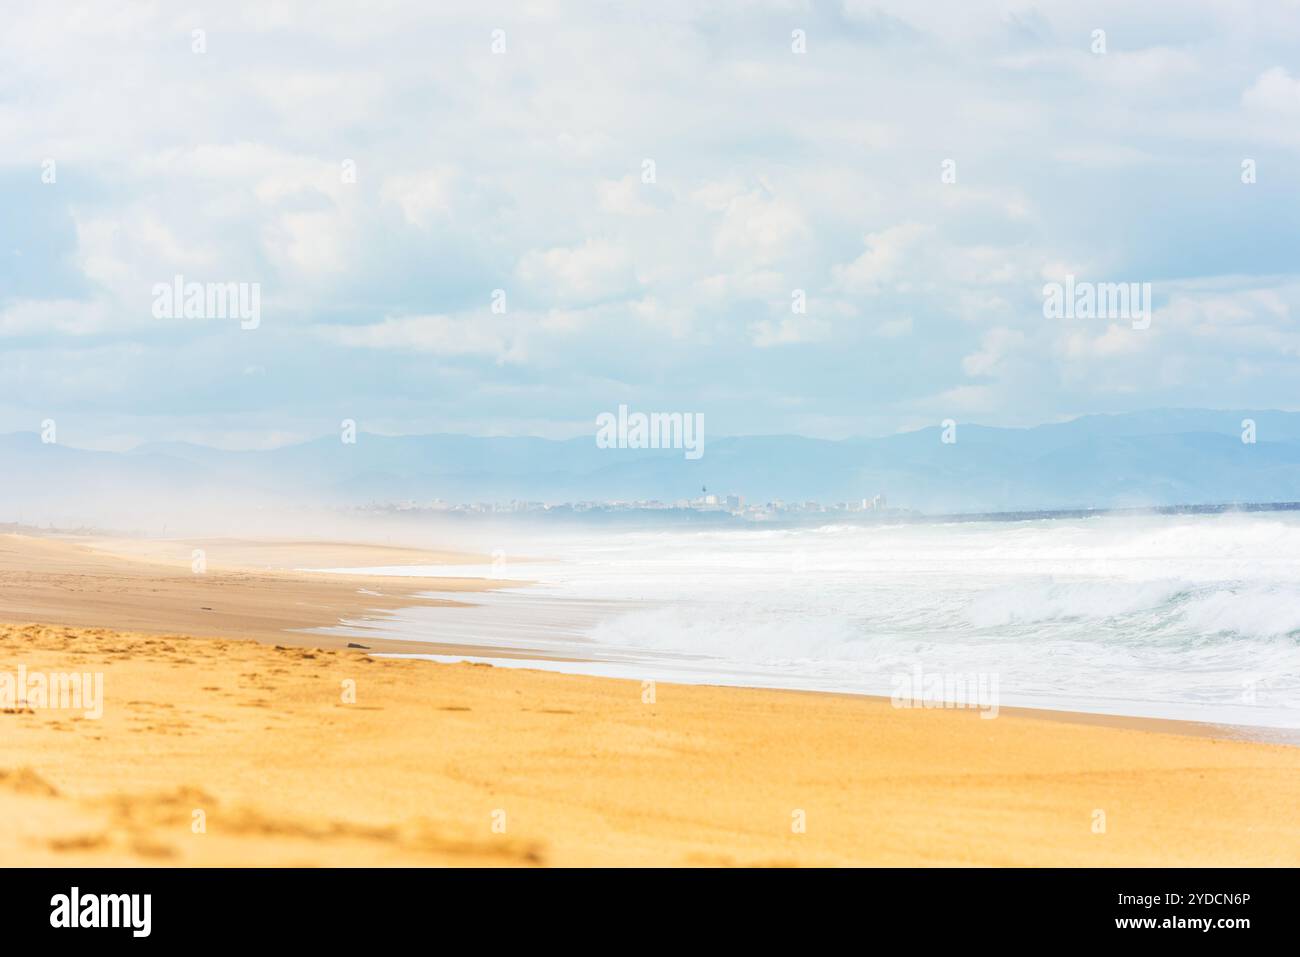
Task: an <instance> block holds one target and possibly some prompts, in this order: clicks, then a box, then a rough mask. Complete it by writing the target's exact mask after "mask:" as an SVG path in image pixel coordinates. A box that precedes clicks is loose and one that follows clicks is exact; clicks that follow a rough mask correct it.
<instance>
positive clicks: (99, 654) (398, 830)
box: [0, 540, 1300, 865]
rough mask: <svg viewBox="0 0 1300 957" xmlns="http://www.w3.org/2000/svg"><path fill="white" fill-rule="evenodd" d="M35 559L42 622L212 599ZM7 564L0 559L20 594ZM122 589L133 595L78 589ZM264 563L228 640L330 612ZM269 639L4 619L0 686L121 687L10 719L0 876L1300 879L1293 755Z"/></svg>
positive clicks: (233, 606) (129, 574)
mask: <svg viewBox="0 0 1300 957" xmlns="http://www.w3.org/2000/svg"><path fill="white" fill-rule="evenodd" d="M47 544H49V543H42V544H39V545H37V546H31V543H30V540H28V541H27V542H18V543H15V542H13V541H10V542H8V543H7V546H8V547H9V549H10V553H11V559H12V553H13V552H14V551H19V552H23V551H24V550H25V552H26V553H27V554H37V553H39V554H42V555H44V560H45V561H46V562H47V563H48V566H47V567H45V569H44V570H43V571H42V570H40V569H33V570H32V571H31V572H30V574H31V582H32V583H33V586H34V587H35V590H36V594H37V596H38V598H39V602H41V603H44V605H46V606H48V609H49V615H50V616H55V615H57V614H59V613H60V609H61V608H62V607H63V606H62V605H61V602H63V601H64V599H65V597H66V599H67V611H66V612H65V614H66V615H67V616H68V617H69V618H70V619H75V620H77V621H85V620H86V618H88V617H92V616H95V615H98V617H99V620H100V621H102V622H105V623H108V622H111V623H114V624H121V623H122V621H123V619H126V620H134V618H146V619H147V618H149V616H150V615H154V614H157V613H158V611H157V609H158V608H159V607H165V608H166V609H167V611H166V613H167V614H169V615H178V616H181V617H184V615H186V614H190V615H193V614H197V613H193V612H190V611H189V610H188V608H187V606H185V605H184V601H188V600H191V599H194V598H196V597H198V595H197V593H194V594H191V593H189V592H188V591H187V589H190V588H193V587H197V588H206V589H210V591H209V592H204V594H205V595H208V596H209V597H210V595H211V593H212V591H218V590H220V589H216V588H213V586H211V584H210V583H206V584H195V583H193V582H187V581H186V580H184V579H182V578H176V577H175V569H174V568H171V567H170V566H168V565H166V564H165V563H163V564H159V565H157V566H156V567H155V568H154V571H153V575H154V578H155V587H156V592H153V593H152V594H157V595H161V596H163V598H164V599H165V600H160V601H155V602H153V603H150V602H149V601H148V600H147V596H148V595H149V594H151V592H149V590H148V587H149V586H148V585H147V582H148V580H149V574H148V573H146V572H144V571H142V570H141V569H142V567H143V565H141V564H126V565H123V566H121V567H120V568H118V570H117V571H113V570H112V569H113V566H112V563H111V562H110V565H109V566H107V567H105V566H101V565H98V564H96V563H97V562H99V561H100V560H101V559H103V553H102V552H97V553H95V555H91V556H87V555H86V554H83V553H82V552H81V551H73V552H70V553H65V555H64V559H63V561H64V564H63V565H62V566H61V565H60V564H59V560H58V559H57V558H56V557H52V556H53V555H54V553H56V552H58V551H59V550H60V549H68V548H74V549H84V546H80V545H79V546H68V545H67V544H66V543H54V544H52V545H50V547H49V548H45V545H47ZM68 554H71V555H74V556H75V558H76V561H77V562H84V563H86V564H85V570H83V572H81V573H79V572H77V571H76V570H75V569H73V568H70V567H68V566H67V564H66V563H67V561H68V560H69V559H68ZM95 556H99V557H95ZM103 560H105V561H107V560H108V559H103ZM112 561H122V560H121V559H113V560H112ZM19 573H20V572H16V571H15V570H14V569H13V567H12V566H10V567H9V568H8V569H6V568H5V566H4V565H3V563H2V562H0V584H3V586H4V590H3V595H4V601H5V602H6V603H7V604H6V605H5V608H9V609H13V608H16V607H18V606H21V604H22V602H23V600H24V598H23V594H22V593H21V592H19V591H15V587H16V586H15V578H14V576H15V575H17V574H19ZM79 574H82V575H84V576H86V577H83V578H78V577H77V576H78V575H79ZM114 574H117V575H121V576H123V578H122V584H123V585H124V586H128V587H129V589H130V591H129V598H127V597H123V593H122V591H120V590H119V591H118V592H115V593H112V594H108V595H105V594H103V593H101V597H99V598H94V597H88V596H93V595H94V594H95V593H94V592H93V591H88V590H87V589H92V588H96V587H100V586H102V585H103V580H102V578H101V577H97V576H104V575H110V576H111V575H114ZM231 574H234V573H231ZM249 574H251V573H249ZM259 574H262V573H259ZM267 574H268V577H267V578H266V579H265V580H264V579H262V578H254V579H250V580H248V581H247V582H246V585H247V587H246V589H245V590H246V591H248V592H249V593H250V594H251V595H262V596H264V597H263V598H261V599H259V600H258V601H254V602H253V604H252V608H251V610H250V611H249V612H248V614H249V615H250V616H251V617H250V620H249V622H248V623H246V624H247V627H245V628H244V629H243V630H242V632H240V633H244V634H260V633H262V632H263V630H264V629H267V628H269V627H271V625H272V624H275V623H278V622H279V621H281V620H282V619H289V618H292V617H294V614H297V613H298V612H294V614H290V613H288V612H287V611H285V610H284V608H288V607H292V608H295V609H296V608H299V607H301V606H298V605H292V606H290V605H288V604H287V603H288V602H289V601H290V598H291V596H296V597H292V601H294V602H297V601H300V600H304V599H303V596H304V595H307V594H310V595H311V596H312V597H313V600H314V598H315V597H317V594H316V592H315V591H314V589H315V588H317V584H315V582H316V579H315V578H312V577H308V578H305V579H303V580H302V583H300V587H301V588H302V589H306V591H303V590H299V591H294V587H295V586H294V581H295V580H294V579H293V578H292V576H290V575H288V574H285V575H283V576H280V577H277V576H275V575H269V573H267ZM51 575H53V576H55V577H56V578H57V576H59V575H66V576H71V577H70V578H65V579H60V581H62V582H63V584H64V585H65V586H66V587H67V589H68V590H67V592H66V596H65V593H64V592H63V591H61V590H60V588H61V587H62V586H60V587H56V585H55V584H52V583H51V581H50V580H49V578H48V576H51ZM272 580H274V581H278V582H280V583H281V584H279V585H273V584H268V583H267V582H268V581H272ZM76 582H80V585H81V587H80V590H79V589H78V587H77V585H76ZM168 582H171V583H172V584H170V585H169V584H167V583H168ZM326 584H330V583H326ZM338 585H339V583H333V584H330V587H337V586H338ZM238 587H239V581H238V580H234V581H231V582H229V583H227V584H225V585H222V586H220V588H224V589H227V591H228V592H229V594H232V595H233V594H235V593H236V590H237V588H238ZM407 587H409V583H408V584H407ZM424 587H427V585H426V586H424ZM272 588H282V589H284V590H283V591H282V592H275V593H274V595H268V594H267V591H266V590H267V589H272ZM185 594H188V595H189V597H188V598H186V599H182V598H180V597H178V596H180V595H185ZM241 594H242V592H241ZM41 596H43V597H41ZM337 597H338V600H339V601H340V602H343V601H344V600H345V597H346V596H343V595H342V594H340V595H339V596H337ZM206 600H207V598H204V601H206ZM250 600H251V599H250ZM403 600H404V601H405V600H406V599H403ZM168 602H173V604H168ZM282 605H284V608H282V607H281V606H282ZM327 612H328V615H333V614H334V609H333V608H330V609H327ZM315 613H316V612H315V611H314V610H313V614H315ZM225 614H226V615H227V616H230V617H233V618H238V614H239V608H238V605H237V602H234V601H233V600H232V602H231V603H230V604H229V606H228V607H226V609H225ZM328 615H327V617H328ZM133 616H134V617H133ZM0 617H10V612H9V611H5V610H4V609H2V608H0ZM150 620H151V621H156V620H157V619H150ZM200 620H203V621H206V620H207V619H200ZM223 627H224V626H223ZM234 630H237V629H232V631H234ZM280 644H281V645H282V647H276V646H274V645H270V644H265V643H258V642H255V641H251V640H223V639H208V638H195V637H184V636H180V635H175V634H171V635H161V634H157V633H144V632H138V631H135V632H127V631H115V630H109V629H106V628H94V627H89V628H88V627H69V626H66V625H60V624H54V625H50V624H34V625H0V672H5V671H8V672H11V673H12V672H14V671H16V669H17V668H18V667H19V666H23V667H25V668H26V669H27V671H28V672H29V673H30V672H39V671H44V672H71V671H77V672H92V673H93V672H102V674H103V693H104V709H103V717H102V718H100V719H97V720H96V719H93V718H87V717H84V716H82V715H81V714H80V713H79V712H77V711H73V710H55V709H37V710H31V709H26V708H21V707H18V708H13V709H10V710H9V711H6V712H4V713H0V861H3V862H4V863H6V864H31V865H56V864H65V865H115V864H146V865H156V864H175V865H299V864H303V865H306V864H316V865H360V864H402V865H426V864H449V865H470V864H473V865H539V864H542V865H581V864H596V865H622V864H656V865H680V864H686V865H699V864H704V865H712V864H719V865H733V864H735V865H770V864H800V865H821V864H832V865H837V864H899V865H929V864H993V865H999V864H1002V865H1021V864H1024V865H1028V864H1041V865H1163V864H1180V865H1210V864H1216V865H1229V864H1279V865H1295V864H1300V814H1297V811H1296V809H1297V807H1300V749H1297V748H1291V747H1284V746H1278V745H1270V744H1262V743H1254V742H1240V741H1224V740H1215V739H1213V738H1210V737H1204V736H1193V735H1187V734H1169V733H1159V732H1154V731H1149V730H1137V729H1132V728H1120V727H1108V726H1099V725H1088V724H1076V723H1070V722H1068V721H1062V720H1059V719H1058V720H1044V719H1042V718H1039V717H1034V716H1027V715H1025V714H1020V713H1013V712H1010V711H1006V710H1004V711H1003V712H1002V713H1001V714H1000V715H999V716H998V717H997V718H996V719H993V720H986V719H982V718H980V717H979V715H978V713H976V712H973V711H959V710H902V709H895V708H893V707H891V706H890V705H889V703H888V702H887V701H882V700H879V699H872V698H864V697H856V696H849V695H828V694H807V693H798V692H781V691H765V690H752V689H736V688H712V687H688V686H678V685H671V684H658V685H657V686H656V687H654V689H653V695H650V694H649V693H648V690H647V689H646V688H644V687H643V685H642V684H641V683H640V682H634V681H618V680H612V679H604V678H587V677H577V676H572V675H561V674H553V673H546V672H539V671H533V670H524V669H503V668H493V667H488V666H481V665H479V666H476V665H469V664H438V663H433V662H426V661H412V660H405V661H404V660H393V659H372V658H370V657H368V656H367V655H366V654H364V653H362V652H357V651H349V650H346V649H343V648H339V647H328V648H323V649H317V650H313V649H311V648H307V647H298V646H293V647H290V646H287V644H286V643H285V642H280ZM352 695H354V697H352ZM650 698H653V700H649V699H650ZM1148 725H1149V726H1154V725H1151V723H1148Z"/></svg>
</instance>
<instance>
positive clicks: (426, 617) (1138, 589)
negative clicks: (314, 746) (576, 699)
mask: <svg viewBox="0 0 1300 957" xmlns="http://www.w3.org/2000/svg"><path fill="white" fill-rule="evenodd" d="M532 551H533V553H535V554H536V553H542V554H551V555H557V556H558V559H557V560H556V561H554V562H548V563H545V564H540V565H526V566H519V565H513V566H509V567H507V568H506V569H505V570H504V573H503V574H504V577H507V578H528V579H531V580H536V581H538V582H539V583H540V584H539V585H537V586H534V587H533V588H529V589H525V590H520V591H516V592H513V593H507V594H505V595H499V596H488V597H485V598H482V599H478V598H476V599H475V600H476V601H482V602H484V603H485V605H486V608H483V607H480V608H475V609H466V610H461V611H457V610H455V609H443V608H438V609H425V610H422V611H416V612H412V613H411V614H410V615H409V616H408V617H407V618H405V619H404V620H402V621H399V622H396V623H394V624H392V625H390V626H386V627H390V628H392V629H396V630H397V633H398V634H399V635H401V636H405V637H411V638H416V637H419V638H432V639H443V640H446V639H448V638H449V637H454V638H455V639H456V640H458V641H468V642H471V643H472V642H474V641H479V642H480V643H487V644H494V645H500V644H502V643H503V642H504V641H505V640H506V639H505V638H503V635H508V636H509V640H510V643H517V644H526V643H527V634H528V621H529V616H530V615H533V614H543V615H544V621H545V622H546V634H545V636H544V637H545V641H546V647H547V648H548V650H552V651H563V652H566V653H572V654H575V655H582V656H586V657H594V658H597V659H598V660H602V661H605V662H609V663H617V667H613V665H611V667H612V668H613V670H614V672H616V673H627V674H629V675H631V676H643V675H646V674H652V675H653V674H660V675H662V676H663V677H665V678H676V679H678V680H717V681H736V682H740V683H749V684H766V685H776V686H789V687H811V688H822V689H828V690H840V691H859V692H869V693H875V694H888V693H889V679H890V676H891V675H896V674H898V673H899V672H900V671H902V670H907V669H910V668H912V667H913V666H915V665H918V664H919V665H921V666H923V667H924V668H925V669H926V670H927V671H930V672H947V673H975V672H979V673H993V674H997V675H998V676H999V678H1000V688H1001V690H1002V695H1003V703H1004V704H1014V703H1026V704H1039V705H1046V706H1055V707H1074V708H1084V709H1089V710H1099V711H1115V712H1120V713H1132V714H1144V713H1145V714H1155V715H1165V716H1176V717H1187V718H1197V719H1200V720H1218V721H1225V722H1236V723H1258V724H1272V725H1281V726H1287V727H1297V726H1300V517H1296V516H1291V515H1285V514H1282V515H1278V514H1273V515H1269V514H1264V515H1226V516H1203V517H1201V516H1196V517H1192V516H1169V517H1143V518H1129V517H1125V518H1119V517H1109V518H1099V519H1090V520H1079V521H1034V522H1018V523H988V522H985V523H953V524H944V525H895V526H865V527H864V526H850V525H835V526H825V527H822V528H815V529H814V528H807V529H773V528H738V529H728V530H714V531H696V530H670V531H659V532H636V533H611V532H608V531H601V532H592V533H591V534H590V535H572V534H570V535H568V536H565V537H563V538H560V539H554V540H548V541H547V542H546V547H545V549H538V548H536V547H534V548H533V550H532ZM407 571H408V573H409V571H410V570H409V569H408V570H407ZM450 571H451V572H452V573H458V574H467V575H482V574H485V571H484V569H482V568H475V567H473V566H469V567H465V568H462V569H454V570H450ZM424 572H425V573H426V574H434V575H436V574H443V575H445V574H448V572H449V570H448V569H446V568H445V567H442V568H429V569H425V570H424ZM542 601H545V602H547V603H549V604H547V605H546V606H545V608H544V609H542V610H541V611H539V610H538V609H540V608H541V606H540V605H538V603H539V602H542ZM530 609H531V610H530ZM507 622H509V623H512V624H507ZM488 657H490V654H489V655H488ZM606 670H607V671H608V670H609V669H606Z"/></svg>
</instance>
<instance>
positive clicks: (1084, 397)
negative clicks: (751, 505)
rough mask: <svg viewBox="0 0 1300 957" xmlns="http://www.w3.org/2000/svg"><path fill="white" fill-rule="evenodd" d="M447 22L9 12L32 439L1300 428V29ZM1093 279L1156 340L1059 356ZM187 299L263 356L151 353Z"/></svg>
mask: <svg viewBox="0 0 1300 957" xmlns="http://www.w3.org/2000/svg"><path fill="white" fill-rule="evenodd" d="M431 6H436V7H437V8H438V9H434V10H430V9H428V8H429V7H431ZM456 6H457V5H454V4H438V5H430V4H426V3H409V4H403V3H379V4H369V5H366V7H365V8H364V9H362V8H361V5H356V4H332V3H311V4H287V3H273V4H266V3H250V4H240V3H225V4H220V5H214V6H210V7H207V8H201V7H193V8H186V7H183V6H181V7H178V6H175V5H171V4H161V3H158V4H152V3H150V4H124V5H120V6H117V5H107V4H105V5H102V6H101V5H88V6H86V7H84V8H79V9H78V10H76V11H75V12H73V11H71V10H68V9H60V8H63V7H64V5H61V4H59V5H41V4H34V5H28V4H24V5H17V4H15V5H11V8H10V9H8V10H7V11H6V14H5V16H6V19H7V20H8V21H9V22H8V25H7V28H6V30H5V31H4V33H3V35H2V36H0V199H2V200H3V204H2V207H0V431H15V430H35V429H37V428H38V427H39V423H40V422H41V420H42V419H45V418H53V419H55V420H56V421H57V423H58V427H59V435H60V440H61V441H63V442H66V443H68V444H74V445H84V446H92V447H102V448H122V447H128V446H130V445H133V444H135V443H137V442H140V441H146V440H157V439H188V440H192V441H199V442H205V443H210V444H217V445H222V446H227V447H265V446H270V445H276V444H281V443H284V442H289V441H295V440H298V439H304V438H309V437H314V436H317V435H321V434H326V433H332V432H336V431H337V429H338V424H339V421H340V420H341V419H343V418H352V419H355V420H356V421H357V422H358V423H359V425H360V427H361V428H362V429H363V430H368V431H377V432H387V433H416V432H435V431H447V432H470V433H475V434H533V435H543V436H551V437H568V436H573V435H579V434H583V433H594V421H595V417H596V415H597V414H599V413H600V412H603V411H609V410H613V409H616V408H617V406H618V405H619V404H620V403H626V404H628V405H630V406H631V407H632V408H634V409H641V410H646V411H651V410H661V411H690V412H702V413H704V415H705V417H706V423H707V432H708V434H710V435H711V436H718V435H725V434H747V433H778V432H779V433H802V434H807V435H816V436H825V437H840V436H847V435H877V434H888V433H891V432H895V431H898V430H900V429H908V428H915V427H918V426H921V425H933V424H937V423H938V422H939V421H940V420H942V419H944V418H954V419H957V420H958V421H975V422H981V423H986V424H1000V425H1028V424H1035V423H1039V422H1046V421H1054V420H1058V419H1062V418H1068V417H1073V416H1076V415H1080V414H1085V413H1092V412H1115V411H1129V410H1135V409H1144V408H1154V407H1164V406H1204V407H1217V408H1247V407H1254V408H1263V407H1272V408H1287V409H1295V408H1298V407H1300V405H1298V404H1297V401H1296V399H1295V395H1296V392H1295V386H1294V384H1295V383H1296V382H1297V381H1300V375H1297V373H1300V327H1298V326H1297V309H1298V308H1300V276H1298V275H1297V273H1298V271H1300V269H1298V267H1297V265H1296V256H1295V250H1296V237H1297V229H1298V228H1300V155H1297V154H1298V151H1300V6H1298V5H1297V4H1296V3H1294V2H1286V3H1281V2H1272V3H1260V4H1243V3H1239V2H1188V3H1180V4H1176V5H1175V4H1156V5H1141V6H1139V5H1133V4H1130V3H1096V4H1088V5H1086V7H1087V9H1081V7H1083V6H1085V5H1080V4H1066V3H1061V4H1055V3H1048V4H1028V3H983V2H978V0H962V2H944V3H924V4H918V3H914V2H907V3H903V2H899V3H894V2H886V3H856V2H851V3H812V4H808V3H746V4H727V3H723V4H709V5H707V6H708V8H709V9H708V11H707V12H706V11H704V10H703V9H701V8H703V7H704V6H706V5H703V4H676V3H660V4H655V5H653V6H651V5H646V7H645V12H644V13H641V14H638V13H637V12H636V11H635V10H633V9H631V8H630V5H623V4H611V3H599V4H596V3H591V4H582V3H563V4H559V3H556V4H552V3H543V2H536V3H508V4H499V5H494V4H491V3H487V4H484V3H475V4H473V5H469V4H465V5H463V7H464V9H463V10H457V9H455V7H456ZM651 11H653V12H651ZM196 29H201V30H204V31H205V34H204V37H205V40H206V51H205V52H202V53H195V52H193V49H192V46H193V31H194V30H196ZM494 30H501V31H504V39H505V51H504V52H502V53H494V52H493V49H492V46H493V31H494ZM795 30H802V31H804V35H805V37H806V52H805V53H802V54H797V53H794V52H793V51H792V31H795ZM1095 30H1104V31H1105V45H1106V52H1105V53H1095V52H1093V49H1092V48H1093V46H1094V43H1095V41H1094V39H1093V33H1094V31H1095ZM49 159H53V160H54V161H55V164H56V165H55V171H56V178H55V182H53V183H44V182H42V170H43V165H42V164H43V163H44V161H46V160H49ZM1246 159H1251V160H1253V161H1254V163H1255V167H1256V171H1257V173H1256V175H1257V181H1256V182H1255V183H1253V184H1244V183H1243V182H1242V162H1243V160H1246ZM345 160H351V161H352V162H353V163H355V170H356V181H355V182H354V183H353V182H344V181H343V180H344V177H343V176H342V175H341V170H342V166H343V163H344V161H345ZM646 160H652V161H653V162H654V171H655V181H654V182H653V183H646V182H643V181H642V179H643V177H642V172H643V169H644V163H645V161H646ZM945 160H952V161H953V162H954V163H955V169H956V182H955V183H944V182H942V181H941V172H942V169H943V163H944V161H945ZM1067 273H1068V274H1073V275H1076V276H1077V277H1079V278H1080V279H1086V280H1091V281H1097V282H1108V281H1131V282H1150V283H1152V288H1153V295H1154V303H1155V313H1154V317H1153V322H1152V324H1151V328H1149V329H1146V330H1134V329H1132V328H1130V327H1129V326H1128V325H1127V324H1126V323H1122V322H1107V321H1104V320H1049V319H1046V318H1044V316H1043V312H1042V287H1043V284H1044V282H1047V281H1052V280H1056V279H1059V278H1061V277H1063V276H1064V275H1066V274H1067ZM176 274H181V275H184V276H185V277H186V279H188V280H195V281H203V282H223V283H224V282H258V283H260V285H261V295H262V320H261V323H260V325H259V326H258V328H257V329H255V330H244V329H241V328H240V326H239V323H238V322H237V321H233V320H227V319H207V320H185V319H161V320H160V319H157V318H155V317H154V316H153V315H152V313H151V309H150V305H151V290H152V287H153V286H154V284H155V283H159V282H169V281H171V279H172V277H173V276H174V275H176ZM496 289H502V290H504V291H505V293H506V306H507V311H506V312H505V313H504V314H500V313H494V312H493V311H492V309H491V304H492V293H493V290H496ZM795 290H803V291H804V292H805V295H806V298H807V310H806V312H805V313H802V314H799V313H794V312H792V310H791V302H792V294H793V292H794V291H795Z"/></svg>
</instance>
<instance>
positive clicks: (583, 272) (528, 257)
mask: <svg viewBox="0 0 1300 957" xmlns="http://www.w3.org/2000/svg"><path fill="white" fill-rule="evenodd" d="M515 275H516V276H517V277H518V278H519V279H521V280H522V281H523V282H525V283H527V284H528V285H530V286H533V287H535V288H537V289H539V290H541V291H542V292H545V293H548V294H551V295H555V296H558V297H560V298H562V299H565V300H570V301H588V302H589V301H592V300H597V299H602V298H604V297H606V296H611V295H614V294H616V293H621V292H626V291H628V290H629V289H630V288H632V287H634V286H635V285H636V279H635V276H634V275H633V271H632V260H631V258H630V257H629V256H628V254H627V251H626V250H624V249H623V247H621V246H619V245H618V244H617V243H614V242H611V241H609V240H604V239H588V240H586V241H585V242H583V243H582V244H581V245H579V246H555V247H552V248H551V249H547V250H545V251H540V250H533V251H531V252H529V253H526V254H525V255H524V257H523V259H521V260H520V262H519V267H518V268H517V269H516V270H515Z"/></svg>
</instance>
